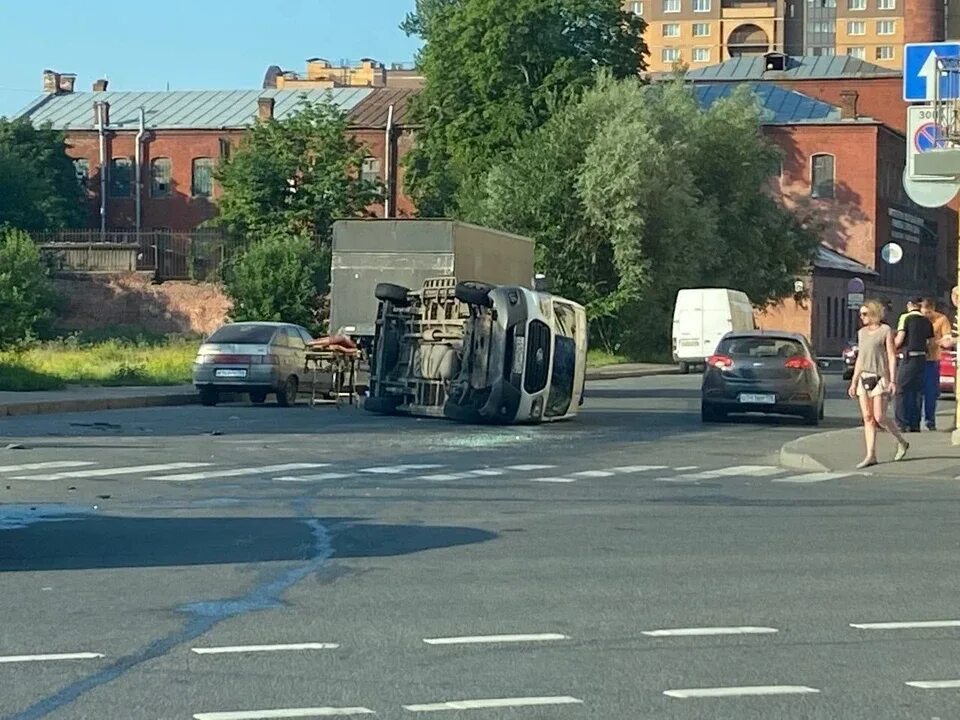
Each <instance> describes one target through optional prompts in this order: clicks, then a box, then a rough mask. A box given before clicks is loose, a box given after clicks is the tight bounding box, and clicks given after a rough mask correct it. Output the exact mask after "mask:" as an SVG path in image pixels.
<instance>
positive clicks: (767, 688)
mask: <svg viewBox="0 0 960 720" xmlns="http://www.w3.org/2000/svg"><path fill="white" fill-rule="evenodd" d="M818 692H820V691H819V690H817V689H816V688H812V687H807V686H806V685H752V686H749V685H748V686H744V687H715V688H688V689H685V690H665V691H664V693H663V694H664V695H666V696H667V697H672V698H678V699H690V698H728V697H745V696H750V695H754V696H756V695H807V694H812V693H818Z"/></svg>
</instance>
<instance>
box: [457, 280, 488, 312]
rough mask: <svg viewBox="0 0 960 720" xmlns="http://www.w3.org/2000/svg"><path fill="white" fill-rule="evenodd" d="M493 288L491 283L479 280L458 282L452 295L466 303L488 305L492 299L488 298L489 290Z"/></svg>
mask: <svg viewBox="0 0 960 720" xmlns="http://www.w3.org/2000/svg"><path fill="white" fill-rule="evenodd" d="M493 289H494V286H493V285H489V284H487V283H481V282H460V283H457V287H456V288H455V289H454V291H453V294H454V297H456V298H457V300H459V301H460V302H465V303H467V304H468V305H479V306H481V307H490V306H491V305H493V300H491V299H490V291H491V290H493Z"/></svg>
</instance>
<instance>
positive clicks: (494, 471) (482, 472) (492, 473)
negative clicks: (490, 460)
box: [469, 468, 506, 477]
mask: <svg viewBox="0 0 960 720" xmlns="http://www.w3.org/2000/svg"><path fill="white" fill-rule="evenodd" d="M505 472H506V470H500V469H498V468H481V469H479V470H471V471H470V473H469V474H470V475H477V476H479V477H496V476H498V475H503V474H504V473H505Z"/></svg>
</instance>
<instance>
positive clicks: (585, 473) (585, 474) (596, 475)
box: [573, 470, 614, 478]
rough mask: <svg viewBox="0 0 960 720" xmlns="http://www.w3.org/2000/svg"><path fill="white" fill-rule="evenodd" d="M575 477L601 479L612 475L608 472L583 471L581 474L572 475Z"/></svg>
mask: <svg viewBox="0 0 960 720" xmlns="http://www.w3.org/2000/svg"><path fill="white" fill-rule="evenodd" d="M573 474H574V475H576V476H577V477H590V478H602V477H612V476H613V475H614V473H612V472H610V471H609V470H584V471H583V472H575V473H573Z"/></svg>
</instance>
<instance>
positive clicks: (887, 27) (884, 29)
mask: <svg viewBox="0 0 960 720" xmlns="http://www.w3.org/2000/svg"><path fill="white" fill-rule="evenodd" d="M895 30H896V23H894V22H893V20H877V35H893V33H894V31H895Z"/></svg>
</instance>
